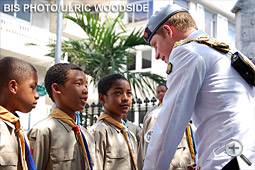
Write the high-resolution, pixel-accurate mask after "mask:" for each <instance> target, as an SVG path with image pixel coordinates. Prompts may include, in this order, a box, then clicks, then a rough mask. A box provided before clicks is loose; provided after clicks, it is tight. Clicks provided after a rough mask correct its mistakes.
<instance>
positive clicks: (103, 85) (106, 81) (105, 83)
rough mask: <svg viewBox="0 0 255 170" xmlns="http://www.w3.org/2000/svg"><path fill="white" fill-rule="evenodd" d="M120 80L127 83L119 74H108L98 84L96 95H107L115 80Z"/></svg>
mask: <svg viewBox="0 0 255 170" xmlns="http://www.w3.org/2000/svg"><path fill="white" fill-rule="evenodd" d="M120 79H121V80H126V81H127V79H126V78H125V77H124V76H123V75H121V74H109V75H106V76H104V77H103V78H101V80H100V81H99V83H98V93H99V94H103V95H107V92H108V90H109V89H110V88H111V87H112V85H113V84H114V83H115V82H116V80H120Z"/></svg>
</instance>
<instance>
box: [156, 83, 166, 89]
mask: <svg viewBox="0 0 255 170" xmlns="http://www.w3.org/2000/svg"><path fill="white" fill-rule="evenodd" d="M160 86H164V87H166V88H167V86H166V84H163V83H161V84H158V85H157V88H158V87H160Z"/></svg>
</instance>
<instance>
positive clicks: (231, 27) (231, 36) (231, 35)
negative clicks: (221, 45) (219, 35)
mask: <svg viewBox="0 0 255 170" xmlns="http://www.w3.org/2000/svg"><path fill="white" fill-rule="evenodd" d="M235 32H236V30H235V25H234V24H232V23H230V22H229V23H228V44H229V45H230V46H232V47H235V35H236V33H235Z"/></svg>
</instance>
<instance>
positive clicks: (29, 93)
mask: <svg viewBox="0 0 255 170" xmlns="http://www.w3.org/2000/svg"><path fill="white" fill-rule="evenodd" d="M0 75H1V78H0V169H9V170H17V169H22V170H25V169H29V170H35V169H36V167H35V164H34V162H33V158H32V156H31V153H30V149H29V146H28V143H27V142H26V139H25V136H24V134H23V130H22V128H21V125H20V119H19V115H18V114H17V113H16V112H17V111H19V112H23V113H28V112H30V111H31V110H32V109H33V108H35V106H36V104H37V100H38V99H39V95H38V93H37V91H36V87H37V83H38V75H37V71H36V69H35V68H34V67H33V66H32V65H31V64H29V63H27V62H25V61H23V60H21V59H18V58H14V57H4V58H2V59H1V60H0Z"/></svg>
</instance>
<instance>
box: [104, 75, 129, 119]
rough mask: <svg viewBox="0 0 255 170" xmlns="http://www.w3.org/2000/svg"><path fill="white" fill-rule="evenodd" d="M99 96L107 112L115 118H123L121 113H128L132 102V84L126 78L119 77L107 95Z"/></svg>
mask: <svg viewBox="0 0 255 170" xmlns="http://www.w3.org/2000/svg"><path fill="white" fill-rule="evenodd" d="M99 98H100V101H101V102H102V103H103V104H104V110H105V112H106V113H107V114H109V115H110V116H112V117H113V118H115V117H118V118H121V114H127V113H128V110H129V108H130V106H131V104H132V92H131V89H130V85H129V83H128V82H127V81H126V80H123V79H118V80H116V81H115V83H114V84H113V85H112V87H111V88H110V89H109V90H108V92H107V95H102V94H100V96H99Z"/></svg>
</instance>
